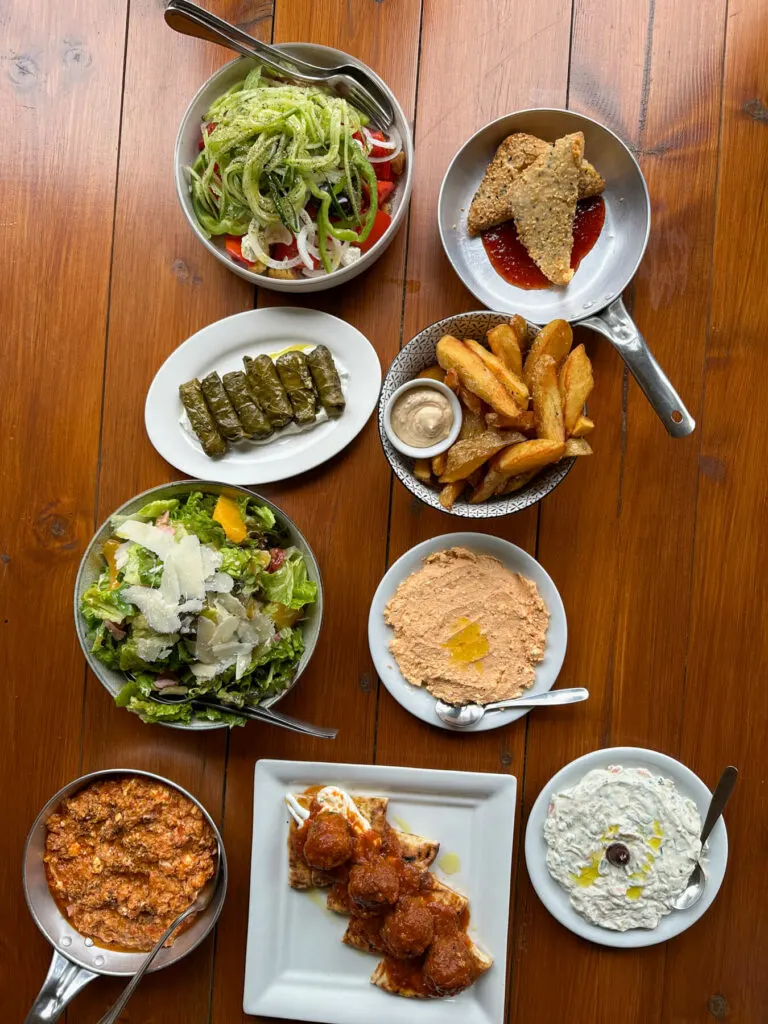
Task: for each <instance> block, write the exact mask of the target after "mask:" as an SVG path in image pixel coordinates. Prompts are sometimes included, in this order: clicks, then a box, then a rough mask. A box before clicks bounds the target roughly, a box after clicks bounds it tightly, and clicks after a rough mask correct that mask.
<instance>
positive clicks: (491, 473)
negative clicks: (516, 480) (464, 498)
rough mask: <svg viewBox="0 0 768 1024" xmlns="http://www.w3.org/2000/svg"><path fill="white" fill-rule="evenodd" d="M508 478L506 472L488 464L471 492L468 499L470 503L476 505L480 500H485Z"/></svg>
mask: <svg viewBox="0 0 768 1024" xmlns="http://www.w3.org/2000/svg"><path fill="white" fill-rule="evenodd" d="M508 479H509V477H508V476H507V474H506V473H501V472H499V470H498V469H494V468H493V466H489V467H488V469H487V470H486V471H485V476H484V477H483V479H482V480H481V481H480V485H479V486H478V487H476V488H475V490H474V491H473V492H472V496H471V497H470V499H469V503H470V505H478V504H479V503H480V502H481V501H487V500H488V499H489V498H490V497H491V496H492V495H494V494H496V492H497V491H499V490H500V489H501V488H502V487H503V486H504V485H505V484H506V482H507V480H508Z"/></svg>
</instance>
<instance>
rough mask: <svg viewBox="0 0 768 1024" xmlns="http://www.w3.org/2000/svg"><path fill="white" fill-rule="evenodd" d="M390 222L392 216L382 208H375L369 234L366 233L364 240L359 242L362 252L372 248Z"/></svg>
mask: <svg viewBox="0 0 768 1024" xmlns="http://www.w3.org/2000/svg"><path fill="white" fill-rule="evenodd" d="M391 223H392V218H391V217H390V216H389V214H388V213H385V212H384V211H383V210H377V211H376V216H375V218H374V220H373V227H372V228H371V233H370V235H368V237H367V238H366V240H365V241H364V242H361V243H360V248H361V250H362V251H363V252H368V250H369V249H372V248H373V246H374V245H376V243H377V242H378V240H379V239H380V238H381V237H382V236H383V235H384V233H385V232H386V230H387V228H388V227H389V225H390V224H391Z"/></svg>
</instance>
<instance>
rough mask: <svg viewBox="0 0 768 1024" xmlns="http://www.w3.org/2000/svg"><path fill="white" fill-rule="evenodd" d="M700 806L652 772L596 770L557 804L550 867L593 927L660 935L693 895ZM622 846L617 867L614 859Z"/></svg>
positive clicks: (551, 821) (550, 827)
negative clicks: (680, 902)
mask: <svg viewBox="0 0 768 1024" xmlns="http://www.w3.org/2000/svg"><path fill="white" fill-rule="evenodd" d="M700 834H701V818H700V816H699V811H698V808H697V807H696V804H695V803H694V802H693V801H692V800H689V799H688V798H687V797H684V796H682V795H681V794H680V793H679V792H678V790H677V789H676V787H675V784H674V782H672V780H671V779H665V778H663V777H662V776H660V775H652V774H651V773H650V772H649V771H646V769H644V768H622V767H621V766H620V765H611V766H609V767H608V768H607V769H605V768H596V769H594V770H593V771H591V772H588V773H587V774H586V775H585V776H584V778H583V779H582V780H581V781H580V782H578V783H577V784H576V785H575V786H572V787H571V788H570V789H566V790H564V791H563V792H562V793H557V794H555V795H554V796H553V797H552V800H551V802H550V805H549V810H548V811H547V819H546V821H545V822H544V838H545V840H546V842H547V846H548V848H549V849H548V851H547V867H548V868H549V872H550V874H551V875H552V877H553V878H554V879H555V880H556V881H557V882H559V883H560V885H561V886H562V887H563V888H564V889H565V890H566V892H567V893H568V894H569V896H570V900H571V905H572V906H573V908H574V909H575V910H576V911H577V912H578V913H579V914H581V916H582V917H585V918H586V919H587V921H590V922H591V923H592V924H596V925H600V927H602V928H611V929H613V930H614V931H620V932H624V931H627V929H629V928H655V927H656V926H657V925H658V923H659V921H660V920H661V919H662V917H663V916H664V915H665V914H668V913H670V911H671V910H672V906H671V904H672V901H673V900H674V899H675V898H676V897H677V896H679V895H680V893H681V892H682V891H683V890H684V889H685V887H686V883H687V881H688V878H689V877H690V874H691V872H692V871H693V868H694V866H695V865H696V861H697V860H698V859H699V856H700V853H701V842H700V840H699V836H700ZM613 844H621V846H622V847H624V850H620V849H618V848H616V847H614V850H613V851H612V857H613V859H614V860H616V859H617V857H616V855H617V854H618V857H619V859H622V857H623V856H625V851H628V854H629V859H628V862H627V863H625V864H620V863H613V862H612V861H611V859H609V857H608V856H607V851H608V849H609V847H611V846H612V845H613Z"/></svg>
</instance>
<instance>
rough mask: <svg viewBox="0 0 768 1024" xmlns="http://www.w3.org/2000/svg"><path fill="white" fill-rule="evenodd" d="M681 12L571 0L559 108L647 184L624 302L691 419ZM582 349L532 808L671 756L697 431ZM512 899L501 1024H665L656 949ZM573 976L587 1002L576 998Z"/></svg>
mask: <svg viewBox="0 0 768 1024" xmlns="http://www.w3.org/2000/svg"><path fill="white" fill-rule="evenodd" d="M687 15H688V12H687V11H686V10H685V9H682V8H681V7H680V5H679V4H675V3H669V2H665V0H660V2H656V3H655V5H651V6H648V7H645V6H644V5H643V4H635V3H626V4H623V5H620V8H619V7H617V5H615V4H609V5H599V4H587V5H583V4H578V3H577V6H576V12H575V19H574V41H573V50H572V58H571V80H570V94H569V99H570V105H571V106H572V107H574V108H575V109H578V110H581V111H583V112H584V113H587V114H590V115H592V116H594V117H596V118H599V119H600V120H603V121H604V122H606V123H607V124H608V126H609V127H611V128H613V129H614V130H615V131H617V132H618V133H619V134H620V135H621V136H622V137H623V138H624V139H625V140H626V141H627V142H628V143H629V144H630V146H632V148H633V149H634V150H635V151H636V152H637V153H638V156H639V159H640V162H641V165H642V167H643V170H644V171H645V172H646V174H647V175H648V184H649V189H650V192H651V201H652V204H653V211H654V213H653V223H652V233H651V241H650V244H649V247H648V252H647V255H646V258H645V260H644V262H643V264H642V266H641V269H640V272H639V273H638V275H637V279H636V282H635V285H634V288H633V297H634V303H633V305H634V314H635V317H636V318H637V321H638V323H639V325H640V329H641V330H642V331H643V332H644V333H645V335H646V337H647V339H648V340H649V343H650V344H651V345H652V347H653V348H654V349H655V352H656V354H657V357H658V359H659V360H660V362H661V363H662V365H663V366H664V367H665V369H666V370H667V372H668V373H669V375H670V376H671V378H672V379H673V380H674V381H675V384H676V386H677V387H678V388H679V390H680V392H681V394H682V395H684V396H685V401H686V403H687V404H688V407H689V409H690V410H691V411H692V414H693V415H694V416H697V414H698V400H699V392H700V381H701V375H702V372H703V366H704V353H705V346H706V334H707V306H708V298H709V280H710V278H709V264H710V256H711V248H712V237H713V227H714V225H713V197H714V188H715V173H716V163H717V126H718V117H719V98H720V78H721V54H722V39H723V30H724V23H723V18H724V4H722V3H710V4H707V5H703V6H702V7H701V8H700V11H699V16H698V17H699V21H698V25H697V31H696V32H693V33H690V32H688V31H687V30H686V31H684V30H683V27H682V25H683V21H684V20H685V19H686V18H687ZM686 24H687V21H686ZM598 52H599V54H600V56H599V57H597V58H596V54H597V53H598ZM670 82H674V83H675V87H674V88H672V89H670ZM682 197H684V199H682ZM588 344H589V349H590V353H591V355H592V357H593V359H594V363H595V377H596V381H597V384H596V390H595V393H594V403H593V404H594V406H595V408H594V415H595V421H596V423H597V424H598V425H599V426H598V430H597V431H596V433H595V449H596V452H597V457H596V458H595V459H592V460H590V465H589V466H588V467H586V470H587V471H586V472H584V473H582V474H580V475H579V476H577V475H576V474H575V473H572V474H571V475H570V477H569V478H568V479H567V480H566V482H565V484H564V486H563V487H561V488H559V489H558V491H557V492H555V494H553V495H552V497H551V499H548V500H547V502H546V503H545V504H544V505H543V506H542V517H541V532H540V537H539V558H540V560H541V561H542V563H543V564H544V566H545V567H547V568H549V569H550V571H551V572H552V573H553V576H554V578H555V581H556V582H557V584H558V586H559V588H560V591H561V593H562V595H563V599H564V601H565V604H566V608H567V610H568V613H569V624H570V626H571V628H570V630H569V652H568V655H567V658H566V663H565V666H564V670H563V677H562V678H563V683H564V684H571V685H578V684H581V685H585V686H588V687H589V689H590V691H591V693H592V697H591V699H590V701H589V703H588V705H587V706H585V707H584V708H583V709H580V714H579V716H578V717H577V718H576V720H575V721H574V720H573V719H572V718H570V717H568V718H566V716H564V715H563V716H557V717H556V720H555V716H552V719H553V720H552V721H545V720H544V719H543V718H538V717H536V718H532V719H531V726H530V729H529V738H528V746H527V751H526V755H527V757H526V794H525V802H526V811H527V810H528V809H529V808H530V806H531V803H532V802H533V800H534V799H535V797H536V795H537V794H538V792H539V790H540V789H541V787H542V786H543V785H544V784H545V783H546V781H547V779H548V778H549V777H550V776H551V775H553V774H554V773H555V771H557V769H558V767H559V766H560V765H562V764H563V763H566V762H567V761H569V760H571V759H572V758H574V757H577V756H579V755H580V754H583V753H586V752H587V751H589V750H593V749H595V748H597V747H600V746H619V745H637V746H644V747H652V748H655V749H658V750H662V751H665V752H667V753H670V754H672V755H676V754H677V753H678V737H679V731H680V726H681V711H682V695H683V686H684V679H685V660H686V631H687V624H688V613H689V607H690V602H689V580H690V571H691V569H690V566H691V552H692V543H693V529H694V515H695V500H696V478H697V454H698V444H699V436H700V435H698V434H694V435H693V436H692V437H690V438H688V439H686V440H685V441H682V442H679V441H673V440H672V439H670V438H669V437H667V435H666V434H665V432H664V430H663V428H662V427H661V424H660V423H659V421H658V420H657V419H656V417H655V415H654V413H653V411H652V410H651V409H650V407H649V405H648V403H647V402H646V401H645V399H644V397H643V395H642V394H641V393H640V392H639V389H638V388H637V387H636V386H635V384H634V382H633V381H629V382H627V381H626V380H625V376H626V375H625V372H624V370H623V368H622V365H621V362H620V360H619V359H618V357H617V354H616V353H615V352H613V351H612V350H611V349H610V347H609V346H607V345H606V344H605V343H604V342H603V341H602V339H599V340H598V339H596V338H594V336H593V337H592V338H591V339H590V341H589V342H588ZM627 384H628V386H626V385H627ZM590 409H592V405H590ZM672 510H674V512H673V511H672ZM566 523H568V525H569V528H568V529H564V526H565V524H566ZM574 544H575V545H576V546H577V549H578V554H577V553H576V551H575V550H574ZM650 622H652V623H653V627H652V629H650V630H649V623H650ZM692 767H693V768H694V770H696V769H697V767H698V766H697V765H696V764H693V765H692ZM713 782H714V780H713ZM521 874H522V872H521ZM522 893H523V914H524V921H523V922H522V928H521V930H520V931H519V932H518V936H517V948H516V957H517V960H518V965H519V966H518V971H517V975H518V978H519V985H518V988H517V990H516V992H515V1014H514V1015H513V1019H515V1020H520V1021H523V1020H526V1019H527V1018H528V1016H530V1015H531V1014H532V1013H534V1011H535V1012H538V1013H540V1014H542V1016H543V1017H544V1018H545V1019H546V1018H551V1019H557V1018H558V1017H559V1016H560V1015H563V1014H565V1013H566V1012H567V1013H568V1015H569V1019H571V1020H573V1021H584V1022H585V1024H586V1022H590V1024H591V1022H593V1021H595V1022H597V1021H603V1020H605V1021H608V1020H609V1019H611V1017H612V1010H611V1007H612V1006H613V1005H614V995H613V994H614V993H616V992H619V991H622V992H625V993H626V995H625V998H624V999H623V1000H622V1011H621V1012H622V1018H623V1019H624V1020H626V1021H635V1022H637V1024H645V1022H646V1021H651V1020H660V1019H662V1018H661V1016H660V1014H661V987H660V986H659V985H658V984H657V982H656V979H658V977H659V976H663V972H664V962H665V952H666V950H665V947H664V946H656V947H652V948H650V949H648V950H640V951H638V952H637V953H635V954H632V955H630V956H628V957H627V956H616V955H615V954H613V953H612V952H609V951H603V950H600V949H598V948H596V947H593V946H589V945H588V944H586V943H584V942H582V941H581V940H578V939H576V938H575V937H573V936H570V935H568V936H565V937H564V936H563V935H562V929H561V928H560V926H559V925H558V924H557V923H556V922H555V921H554V919H552V918H551V917H550V916H549V915H548V914H547V912H546V911H545V910H544V908H543V907H542V906H541V904H540V903H539V902H538V900H537V898H536V896H535V895H534V893H533V891H532V889H531V887H530V884H529V883H528V881H527V878H524V880H523V882H522ZM686 941H687V937H685V936H684V937H682V938H680V939H678V940H677V942H678V943H681V944H682V943H684V942H686ZM554 942H557V943H558V945H561V946H563V948H565V949H566V950H567V963H565V964H564V965H563V968H562V970H561V971H560V972H559V981H560V983H559V984H558V985H557V986H552V987H548V988H547V989H546V991H543V990H542V986H541V985H540V983H537V981H536V977H535V974H532V973H531V972H529V971H527V970H526V964H527V963H535V962H537V961H538V960H539V959H540V958H541V957H542V956H543V955H545V951H546V950H547V949H550V948H551V947H552V944H553V943H554ZM585 976H586V977H589V978H590V985H591V989H592V996H591V998H590V999H589V1000H584V999H580V998H579V996H578V993H580V992H581V991H583V987H584V978H585Z"/></svg>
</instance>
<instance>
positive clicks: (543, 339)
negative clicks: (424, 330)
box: [441, 320, 573, 391]
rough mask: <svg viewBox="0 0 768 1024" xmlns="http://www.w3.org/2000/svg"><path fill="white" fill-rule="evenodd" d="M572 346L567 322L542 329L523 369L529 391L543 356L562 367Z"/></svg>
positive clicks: (556, 323)
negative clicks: (534, 372) (550, 357)
mask: <svg viewBox="0 0 768 1024" xmlns="http://www.w3.org/2000/svg"><path fill="white" fill-rule="evenodd" d="M572 344H573V331H572V330H571V325H570V324H569V323H568V321H567V320H550V322H549V323H548V324H546V325H545V326H544V327H542V328H541V330H540V331H539V333H538V334H537V335H536V337H535V339H534V342H533V344H532V345H531V351H530V352H529V353H528V356H527V358H526V360H525V366H524V367H523V380H524V381H525V383H526V384H527V385H528V390H529V391H530V389H531V384H532V380H533V371H534V369H535V367H536V363H537V362H538V361H539V359H541V357H542V356H552V358H553V359H554V360H555V362H556V363H557V364H558V365H560V363H561V362H562V361H563V359H565V357H566V356H567V355H568V353H569V352H570V350H571V345H572ZM441 365H442V364H441Z"/></svg>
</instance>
